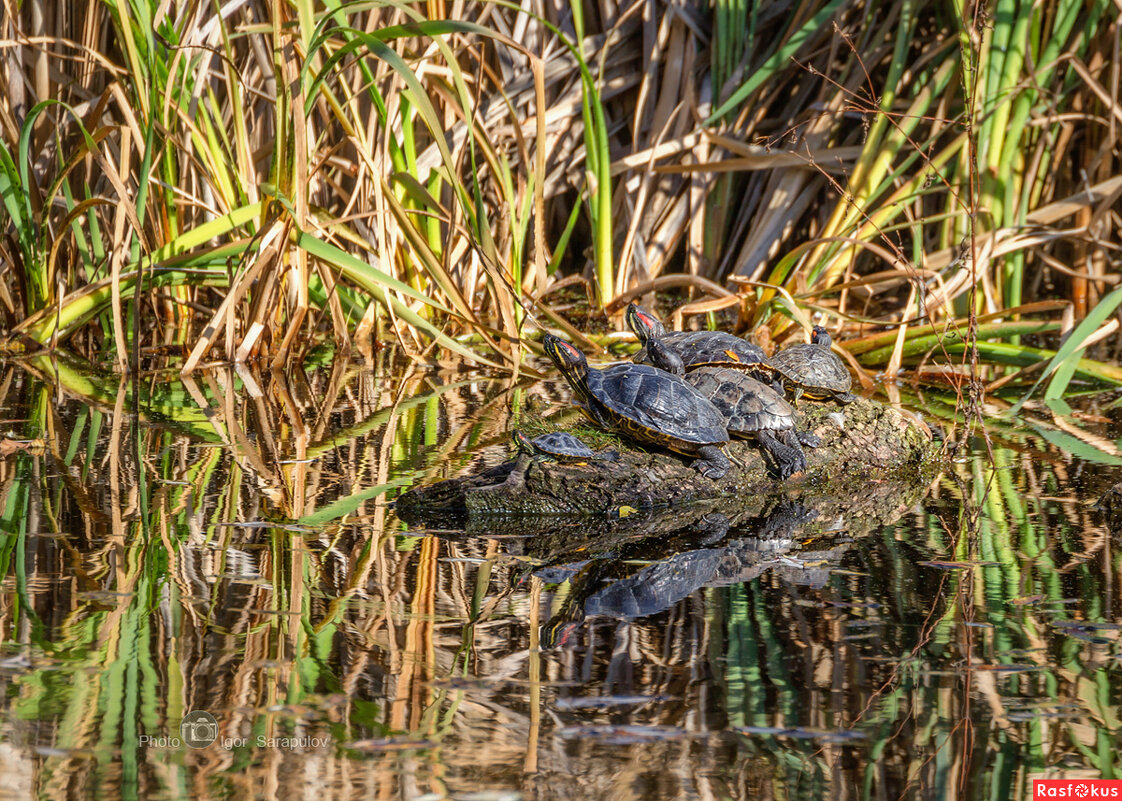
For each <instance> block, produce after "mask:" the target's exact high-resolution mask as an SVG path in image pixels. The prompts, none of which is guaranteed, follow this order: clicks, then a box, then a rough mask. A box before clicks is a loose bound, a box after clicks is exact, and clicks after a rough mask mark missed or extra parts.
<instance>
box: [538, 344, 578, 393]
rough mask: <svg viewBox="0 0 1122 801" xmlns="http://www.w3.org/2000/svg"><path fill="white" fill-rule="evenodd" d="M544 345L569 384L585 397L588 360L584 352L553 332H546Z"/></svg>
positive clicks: (547, 353)
mask: <svg viewBox="0 0 1122 801" xmlns="http://www.w3.org/2000/svg"><path fill="white" fill-rule="evenodd" d="M542 345H543V346H545V352H546V355H548V356H549V358H550V359H552V360H553V364H554V365H556V367H557V369H558V370H560V371H561V375H563V376H565V380H566V381H568V382H569V386H570V387H572V388H573V391H574V392H576V393H577V394H578V395H580V396H582V397H583V396H584V394H585V387H587V385H588V360H587V359H586V358H584V354H583V353H581V352H580V351H579V350H577V349H576V348H575V347H574V346H573V345H571V344H570V343H568V342H566V341H565V340H563V339H561V338H560V337H555V336H553V334H546V335H545V336H544V337H543V338H542Z"/></svg>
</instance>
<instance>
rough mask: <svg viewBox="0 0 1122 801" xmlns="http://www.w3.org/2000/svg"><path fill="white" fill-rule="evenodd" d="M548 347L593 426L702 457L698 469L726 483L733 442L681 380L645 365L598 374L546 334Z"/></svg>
mask: <svg viewBox="0 0 1122 801" xmlns="http://www.w3.org/2000/svg"><path fill="white" fill-rule="evenodd" d="M543 344H544V345H545V352H546V353H547V354H549V358H550V359H552V360H553V363H554V364H555V365H556V366H557V369H558V370H560V371H561V374H562V375H563V376H564V377H565V380H566V381H567V382H568V383H569V386H570V387H571V388H572V390H573V395H574V400H576V402H577V404H578V405H579V406H580V409H581V411H582V412H584V414H585V416H587V417H588V418H589V419H590V420H592V422H594V423H596V424H597V425H598V426H600V427H601V428H604V429H607V430H609V431H620V432H622V433H624V434H627V435H628V436H630V437H632V438H633V439H636V440H639V441H640V442H650V443H652V444H654V445H661V446H662V447H664V448H669V449H670V450H672V451H677V452H678V453H683V454H686V455H688V456H697V457H698V458H697V459H695V460H694V462H693V466H694V467H695V468H697V470H698V471H700V472H701V474H702V475H703V476H706V477H707V478H712V479H718V478H722V477H723V476H724V475H725V473H727V472H728V469H729V460H728V457H727V456H725V454H724V453H723V452H722V451H721V447H722V446H723V445H724V444H725V443H727V442H728V439H729V435H728V430H727V429H726V428H725V422H724V417H723V416H722V415H721V413H720V412H719V411H718V410H717V408H716V407H715V406H714V405H713V404H712V403H710V402H709V401H708V400H706V399H705V398H704V397H703V396H702V395H701V394H700V393H699V392H698V391H697V390H696V389H694V388H693V387H691V386H690V385H689V384H687V383H686V382H685V381H683V380H682V379H681V378H679V377H677V376H674V375H671V374H670V373H667V372H665V371H664V370H659V369H658V368H656V367H651V366H649V365H645V364H613V365H609V366H608V367H605V368H603V369H599V370H597V369H594V368H590V367H589V366H588V361H587V360H586V359H585V356H584V354H583V353H581V352H580V351H579V350H577V348H575V347H573V345H571V344H570V343H568V342H566V341H564V340H563V339H560V338H558V337H555V336H553V335H552V334H546V336H545V338H544V339H543Z"/></svg>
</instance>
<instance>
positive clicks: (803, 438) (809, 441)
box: [795, 431, 822, 448]
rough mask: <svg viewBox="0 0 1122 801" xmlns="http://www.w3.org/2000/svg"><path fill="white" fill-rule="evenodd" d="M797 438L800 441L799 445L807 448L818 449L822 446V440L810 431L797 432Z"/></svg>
mask: <svg viewBox="0 0 1122 801" xmlns="http://www.w3.org/2000/svg"><path fill="white" fill-rule="evenodd" d="M795 437H796V438H797V439H798V440H799V444H800V445H803V446H805V447H807V448H817V447H818V446H819V445H821V444H822V438H821V437H820V436H818V435H817V434H812V433H810V432H809V431H796V432H795Z"/></svg>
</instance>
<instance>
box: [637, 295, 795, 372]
mask: <svg viewBox="0 0 1122 801" xmlns="http://www.w3.org/2000/svg"><path fill="white" fill-rule="evenodd" d="M626 317H627V326H628V328H630V329H631V331H632V333H634V334H635V336H637V337H638V338H639V342H640V343H642V346H643V347H642V348H640V349H639V352H638V353H636V354H635V361H636V362H640V363H643V364H651V365H654V366H655V367H660V368H662V369H663V370H666V371H667V372H669V373H674V375H682V374H683V373H685V372H689V371H690V370H696V369H697V368H699V367H728V368H730V369H734V370H744V371H745V372H747V373H748V374H749V375H751V376H752V377H753V378H755V379H757V380H759V381H763V382H765V383H768V384H770V383H773V382H775V381H778V379H779V373H778V372H777V371H776V370H775V368H774V367H772V366H771V362H769V361H768V358H767V356H766V355H765V354H764V351H763V349H762V348H761V347H759V346H758V345H753V344H752V343H751V342H748V341H747V340H744V339H741V338H740V337H737V336H733V335H732V334H729V333H726V332H724V331H667V330H666V327H665V326H664V325H663V324H662V323H661V322H659V320H658V318H656V317H655V316H654V315H653V314H651V313H650V312H648V311H646V310H644V309H642V308H640V307H639V306H637V305H635V304H634V303H632V304H631V305H629V306H628V307H627V315H626Z"/></svg>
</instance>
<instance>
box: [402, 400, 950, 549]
mask: <svg viewBox="0 0 1122 801" xmlns="http://www.w3.org/2000/svg"><path fill="white" fill-rule="evenodd" d="M799 418H800V419H799V423H798V427H799V429H800V430H809V431H812V432H813V433H815V434H817V435H818V436H819V437H820V438H821V440H822V443H821V445H820V446H819V447H817V448H814V449H807V451H806V456H807V470H806V471H805V473H803V474H802V475H800V476H795V477H793V478H791V479H788V480H787V481H783V482H780V481H777V480H775V479H773V478H772V477H771V476H770V475H769V474H768V469H767V466H766V464H765V462H764V459H763V457H762V456H761V454H760V451H759V448H758V446H757V445H755V444H754V443H753V442H751V441H742V440H736V441H733V442H732V443H730V445H729V446H728V452H729V454H730V455H731V456H732V457H733V458H734V460H736V461H739V462H740V463H741V465H737V464H735V463H734V465H733V467H732V469H731V470H729V473H728V475H727V476H725V477H724V478H723V479H720V480H718V481H712V480H710V479H708V478H705V477H704V476H702V475H701V474H700V473H698V472H697V471H696V470H694V469H692V468H691V467H690V461H691V460H690V458H689V457H684V456H680V455H677V454H674V453H670V452H668V451H665V450H660V449H655V448H652V449H650V450H646V449H643V448H641V447H639V446H634V447H629V448H625V449H623V451H622V452H621V454H620V459H619V460H618V461H616V462H612V463H601V462H595V463H589V464H577V465H571V464H558V463H556V462H542V461H536V460H534V459H531V458H530V457H529V456H526V455H525V454H522V455H519V456H518V457H517V458H516V459H514V460H512V461H508V462H505V463H503V464H500V465H496V466H494V467H491V468H488V469H485V470H483V471H481V472H479V473H476V474H474V475H467V476H461V477H458V478H452V479H449V480H446V481H441V482H439V483H437V484H433V485H431V486H427V487H419V488H416V489H412V490H410V491H408V492H406V493H405V494H403V495H402V496H401V497H400V498H399V499H398V500H397V504H396V508H397V514H398V515H399V516H400V517H402V518H403V519H405V520H407V521H410V522H425V521H426V520H432V519H436V518H437V517H439V516H441V515H447V514H449V513H466V515H467V518H468V521H471V520H472V519H473V518H480V517H482V518H486V519H487V520H488V522H487V524H486V525H488V526H492V527H493V526H494V525H495V523H496V522H497V521H495V520H494V519H492V517H491V516H493V515H565V516H568V517H569V518H573V517H578V516H579V517H584V516H592V517H601V518H604V517H605V516H612V515H614V516H616V517H617V518H618V516H619V515H620V514H621V510H622V512H623V513H626V512H628V511H630V510H642V509H657V508H661V507H672V508H677V507H680V506H682V505H685V504H697V503H698V502H702V501H720V502H721V503H719V504H717V505H718V506H719V507H720V508H721V509H722V510H725V509H729V510H733V511H737V510H741V509H743V508H744V507H745V504H748V505H762V501H763V499H766V498H768V497H771V496H775V495H777V494H790V493H792V492H795V493H797V494H800V495H806V496H807V497H808V499H810V500H813V499H814V498H826V497H835V498H844V499H846V500H847V501H852V502H853V503H856V504H857V505H858V506H860V502H861V498H862V496H865V495H866V494H868V493H869V482H870V481H875V480H881V481H883V480H890V482H891V483H893V484H900V485H901V486H908V485H917V486H918V485H921V484H924V483H926V482H927V481H929V480H930V477H931V474H932V466H933V465H934V464H936V463H937V462H938V453H939V448H938V447H937V445H935V444H934V443H933V442H932V440H931V435H930V432H929V431H927V429H926V426H924V425H923V424H922V423H921V422H919V421H918V419H916V418H915V417H914V416H911V415H908V414H905V413H903V412H901V411H899V410H898V409H895V408H893V407H890V406H886V405H884V404H881V403H878V402H876V401H872V400H866V399H863V398H858V399H857V400H856V401H854V402H853V403H852V404H849V405H847V406H838V405H837V404H834V403H825V404H816V403H808V402H804V403H803V404H802V405H801V407H800V411H799ZM708 505H710V506H711V505H712V504H708ZM524 524H525V521H523V525H522V527H523V528H525V525H524Z"/></svg>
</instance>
